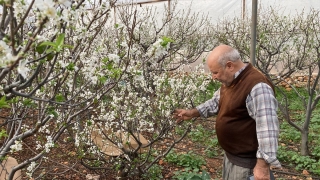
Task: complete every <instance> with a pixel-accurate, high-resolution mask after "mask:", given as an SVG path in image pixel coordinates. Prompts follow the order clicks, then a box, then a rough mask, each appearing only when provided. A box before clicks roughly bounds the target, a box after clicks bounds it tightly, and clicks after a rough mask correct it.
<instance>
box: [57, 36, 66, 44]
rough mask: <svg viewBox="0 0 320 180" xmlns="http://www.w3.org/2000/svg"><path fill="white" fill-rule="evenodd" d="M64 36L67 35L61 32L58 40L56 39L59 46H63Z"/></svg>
mask: <svg viewBox="0 0 320 180" xmlns="http://www.w3.org/2000/svg"><path fill="white" fill-rule="evenodd" d="M64 36H65V34H64V33H61V34H59V35H58V37H57V41H56V44H57V46H63V42H64Z"/></svg>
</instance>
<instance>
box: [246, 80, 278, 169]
mask: <svg viewBox="0 0 320 180" xmlns="http://www.w3.org/2000/svg"><path fill="white" fill-rule="evenodd" d="M247 108H248V112H249V115H250V116H251V117H252V118H253V119H255V121H256V129H257V138H258V143H259V147H258V151H257V158H263V159H264V160H265V161H266V162H267V163H269V164H271V165H273V166H276V167H281V164H280V162H279V161H278V160H277V150H278V138H279V121H278V116H277V108H278V102H277V100H276V98H275V96H274V93H273V90H272V89H271V87H270V86H269V85H267V84H265V83H259V84H257V85H256V86H254V87H253V89H252V91H251V93H250V95H249V96H248V98H247Z"/></svg>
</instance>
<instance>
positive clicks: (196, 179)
mask: <svg viewBox="0 0 320 180" xmlns="http://www.w3.org/2000/svg"><path fill="white" fill-rule="evenodd" d="M188 179H190V180H202V178H201V177H199V176H198V175H193V176H192V177H190V178H188Z"/></svg>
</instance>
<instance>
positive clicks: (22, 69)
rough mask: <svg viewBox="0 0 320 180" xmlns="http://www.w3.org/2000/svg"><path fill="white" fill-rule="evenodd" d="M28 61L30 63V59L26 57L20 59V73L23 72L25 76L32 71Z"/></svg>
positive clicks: (22, 74)
mask: <svg viewBox="0 0 320 180" xmlns="http://www.w3.org/2000/svg"><path fill="white" fill-rule="evenodd" d="M27 63H28V60H25V59H23V60H20V61H19V66H18V73H19V74H21V76H22V77H23V78H26V77H27V73H28V72H29V71H30V69H29V68H28V67H26V65H27Z"/></svg>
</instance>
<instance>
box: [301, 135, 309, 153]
mask: <svg viewBox="0 0 320 180" xmlns="http://www.w3.org/2000/svg"><path fill="white" fill-rule="evenodd" d="M308 135H309V131H308V130H305V129H304V130H303V131H302V132H301V155H302V156H308V155H309V148H308Z"/></svg>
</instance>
